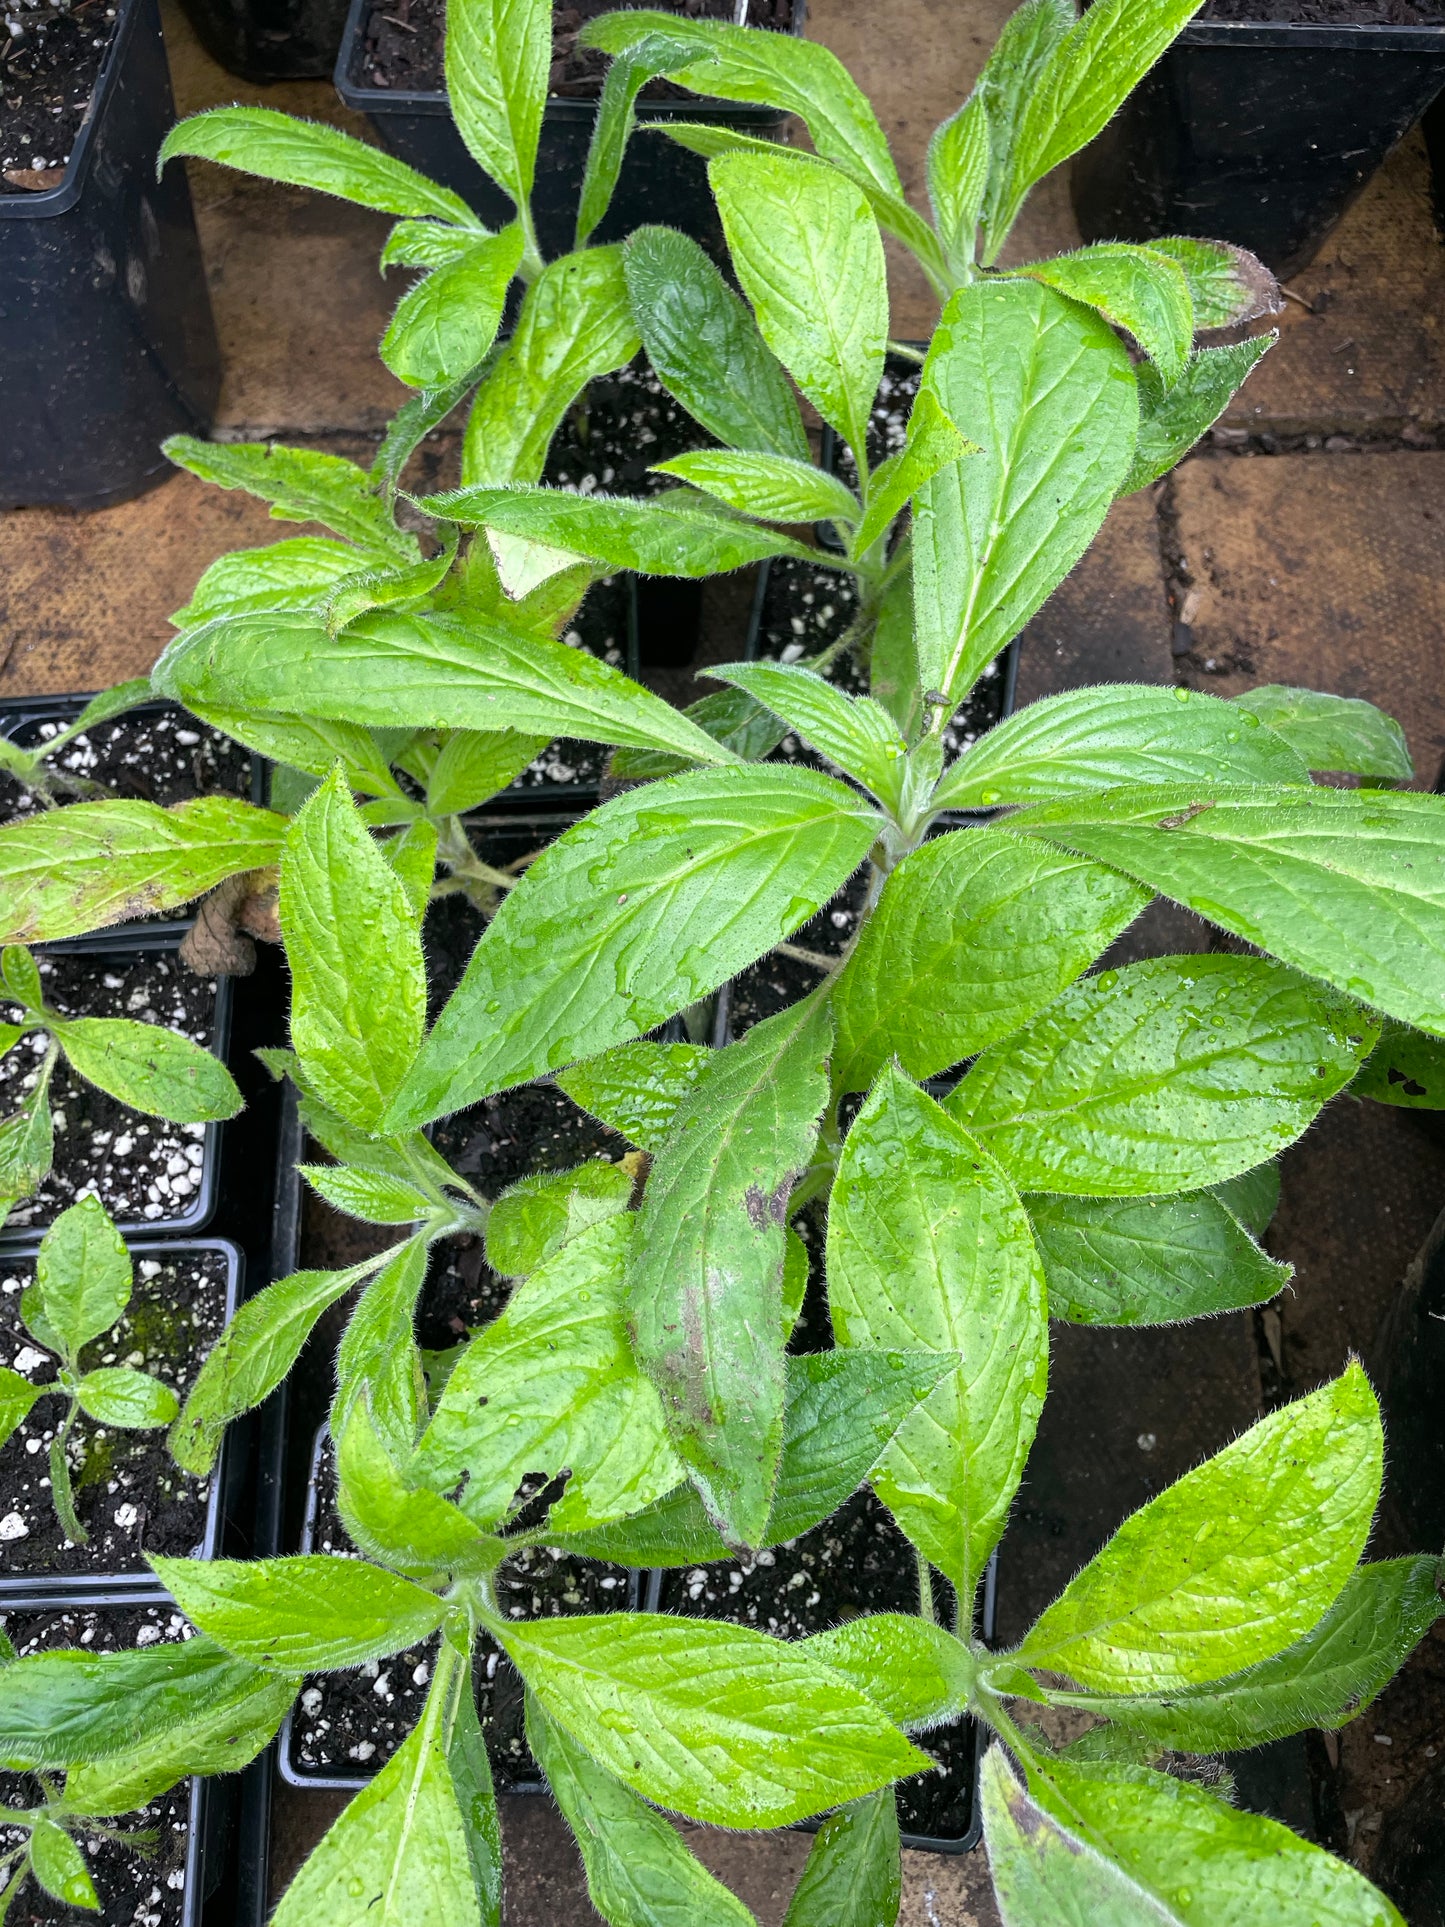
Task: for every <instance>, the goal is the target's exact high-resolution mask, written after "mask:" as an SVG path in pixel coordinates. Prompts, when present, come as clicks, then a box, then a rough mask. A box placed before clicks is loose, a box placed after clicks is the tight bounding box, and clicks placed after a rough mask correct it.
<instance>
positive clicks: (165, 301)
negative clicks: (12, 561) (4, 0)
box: [0, 0, 221, 509]
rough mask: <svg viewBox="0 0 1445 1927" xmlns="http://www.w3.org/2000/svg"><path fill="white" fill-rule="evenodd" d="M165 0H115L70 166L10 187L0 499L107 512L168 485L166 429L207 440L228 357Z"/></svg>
mask: <svg viewBox="0 0 1445 1927" xmlns="http://www.w3.org/2000/svg"><path fill="white" fill-rule="evenodd" d="M174 120H175V107H174V104H173V102H172V98H171V81H170V71H169V69H168V68H167V66H166V55H165V48H164V46H163V45H162V43H161V23H160V10H159V5H158V0H120V7H119V13H118V16H117V19H116V23H115V31H114V38H113V39H112V41H111V45H110V49H109V51H108V53H107V54H106V57H105V63H104V65H103V66H102V68H101V70H100V75H99V78H98V79H97V81H96V86H95V91H94V94H93V96H92V101H91V107H90V111H89V113H88V114H87V115H86V118H85V121H84V123H83V125H82V127H81V130H80V133H79V135H78V137H77V139H76V141H75V145H74V148H73V149H72V152H71V157H70V161H69V163H68V165H67V166H66V168H65V172H64V175H63V176H62V177H61V178H60V179H59V181H58V182H57V184H56V185H55V186H54V187H52V188H47V189H45V190H44V191H42V192H39V193H25V192H18V193H3V194H0V290H3V300H0V363H3V365H4V368H5V406H4V408H3V410H0V509H8V508H21V507H28V506H36V505H45V504H59V505H64V506H66V507H69V508H100V507H102V506H104V505H105V504H106V503H109V502H119V501H124V500H125V499H126V498H127V497H129V496H132V495H137V494H139V493H140V492H141V491H142V490H143V489H146V488H149V487H151V486H153V485H154V484H155V483H157V482H160V481H163V480H164V479H165V477H166V476H167V475H169V474H171V473H173V470H172V469H171V465H170V463H169V462H167V460H166V458H165V457H164V456H163V455H162V454H161V452H160V444H161V442H162V441H163V440H164V438H165V437H166V436H167V435H174V434H178V433H186V434H193V435H205V434H206V433H207V432H208V431H209V428H210V423H211V416H212V412H213V410H214V408H215V403H216V396H217V394H218V393H219V392H220V383H221V362H220V353H219V350H218V349H217V346H216V334H215V328H214V325H213V323H212V320H211V304H210V299H209V296H208V295H207V292H206V276H205V266H204V263H203V261H202V259H201V248H200V242H199V240H198V239H197V236H196V223H195V216H194V213H193V211H192V208H191V195H190V189H189V187H188V186H187V184H186V177H185V172H184V169H182V168H180V167H177V166H171V167H168V168H167V169H166V171H165V174H164V176H163V177H162V178H161V179H160V180H159V181H157V179H156V173H155V157H156V151H157V149H158V148H159V147H160V144H161V141H162V139H163V138H164V136H165V133H166V130H167V129H168V128H169V127H170V126H171V124H172V122H173V121H174Z"/></svg>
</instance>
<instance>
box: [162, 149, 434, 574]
mask: <svg viewBox="0 0 1445 1927" xmlns="http://www.w3.org/2000/svg"><path fill="white" fill-rule="evenodd" d="M367 151H368V152H369V153H370V152H374V151H375V150H374V149H368V150H367ZM164 448H165V452H166V454H167V455H168V456H169V457H170V459H171V460H172V461H173V462H174V463H175V464H176V465H177V467H179V468H185V469H189V470H190V472H191V474H192V475H199V476H200V478H201V480H202V481H203V482H214V483H215V484H216V485H217V486H218V487H220V488H240V489H245V491H246V492H247V494H248V495H259V496H260V498H261V500H262V501H263V502H269V503H270V504H271V514H272V516H273V517H274V518H275V519H276V520H277V521H282V522H320V523H322V524H323V525H324V526H325V527H326V528H328V529H334V530H335V532H336V533H337V534H338V535H344V536H345V537H346V538H347V540H348V541H351V542H355V543H356V544H357V546H358V547H359V548H360V549H361V550H363V551H365V553H363V554H362V555H360V556H359V557H358V561H357V566H358V567H364V566H366V564H367V563H369V562H378V561H387V560H390V561H395V560H397V559H398V558H400V559H401V560H403V561H406V562H415V561H416V560H417V559H418V553H419V552H418V549H417V544H416V538H415V536H411V535H407V534H406V533H405V532H404V531H403V530H401V529H399V528H398V527H397V526H396V524H395V522H394V521H393V520H392V518H391V516H390V515H389V514H388V513H387V510H386V508H385V506H384V504H383V503H382V502H381V500H380V498H379V497H378V496H377V495H375V494H374V493H373V492H372V487H371V480H370V477H369V476H368V475H367V472H366V470H365V469H364V468H358V466H357V465H356V463H355V462H349V461H347V460H346V459H345V457H344V456H341V455H327V454H325V453H323V452H322V450H320V449H316V448H283V447H282V446H281V444H280V443H279V442H202V441H197V440H196V438H195V437H194V436H193V435H172V436H171V438H170V440H169V441H168V442H166V443H165V444H164Z"/></svg>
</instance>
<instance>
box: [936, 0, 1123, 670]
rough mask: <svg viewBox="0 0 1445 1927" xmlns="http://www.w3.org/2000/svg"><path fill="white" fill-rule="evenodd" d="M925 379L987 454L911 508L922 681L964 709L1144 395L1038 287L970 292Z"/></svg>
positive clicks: (943, 328) (1074, 553) (978, 286)
mask: <svg viewBox="0 0 1445 1927" xmlns="http://www.w3.org/2000/svg"><path fill="white" fill-rule="evenodd" d="M1100 4H1105V0H1100ZM924 382H925V385H926V386H927V387H928V388H930V389H931V390H932V392H933V393H934V395H935V396H936V398H937V400H938V402H939V404H940V405H941V407H942V409H943V412H944V414H945V415H947V416H948V418H949V420H950V421H952V422H954V423H955V424H956V425H957V426H958V428H959V429H960V430H961V432H962V433H963V434H965V435H967V436H968V437H969V439H970V440H972V441H975V442H977V443H978V444H979V446H980V447H981V448H982V450H983V453H982V454H980V455H970V456H969V457H968V459H967V460H966V461H962V462H958V463H956V464H955V465H954V466H952V467H950V468H947V469H944V470H943V471H942V472H941V473H940V474H938V475H936V476H935V477H934V479H933V480H932V481H931V482H929V483H928V484H927V486H926V487H925V488H924V489H922V491H921V492H920V493H919V496H918V499H917V501H916V502H915V503H914V509H913V594H914V605H915V610H916V617H917V646H918V660H919V673H920V676H921V677H922V679H923V687H924V688H925V689H937V690H940V691H942V692H943V693H944V694H945V695H946V696H948V698H949V699H950V701H951V702H953V703H957V702H958V701H960V700H961V699H962V698H963V697H964V696H965V695H966V694H967V693H968V691H969V689H971V688H972V686H973V684H974V683H975V682H976V681H977V679H978V677H979V675H980V674H981V672H982V671H983V669H984V668H985V667H986V666H987V664H988V663H990V662H991V661H992V660H993V658H994V657H995V656H996V655H997V654H998V653H999V651H1000V650H1001V649H1002V648H1003V647H1004V645H1005V644H1006V643H1007V642H1009V641H1010V640H1011V639H1012V638H1013V637H1014V636H1016V635H1017V634H1018V632H1019V630H1020V629H1022V627H1023V626H1024V624H1025V623H1026V622H1027V621H1028V619H1029V617H1030V616H1032V615H1033V614H1034V613H1035V612H1036V611H1037V610H1038V609H1039V607H1040V606H1041V605H1042V603H1043V602H1044V600H1045V599H1046V597H1048V596H1049V595H1051V594H1052V593H1053V591H1054V590H1055V589H1056V588H1057V587H1058V585H1059V583H1060V582H1062V581H1063V579H1064V577H1065V576H1066V575H1067V574H1068V573H1069V571H1070V569H1072V568H1073V566H1074V564H1075V563H1076V562H1077V561H1078V559H1079V557H1080V556H1081V555H1082V554H1083V552H1084V550H1085V549H1086V548H1087V547H1088V545H1089V543H1090V542H1091V541H1092V540H1093V538H1094V536H1095V535H1096V534H1097V532H1098V530H1099V527H1100V525H1101V524H1102V522H1103V520H1104V517H1105V515H1106V514H1107V513H1108V509H1109V504H1110V503H1111V502H1112V501H1113V499H1114V496H1115V495H1116V494H1117V493H1118V490H1119V487H1120V485H1121V484H1122V482H1123V480H1124V477H1125V475H1126V473H1127V472H1128V468H1129V464H1130V462H1131V460H1132V459H1133V453H1134V444H1135V441H1136V439H1137V434H1138V425H1139V404H1138V389H1137V384H1136V382H1135V380H1134V372H1133V369H1132V367H1131V366H1130V362H1129V355H1128V351H1127V350H1126V349H1125V347H1124V344H1123V343H1122V342H1121V341H1120V340H1119V339H1118V337H1117V336H1116V335H1115V334H1114V332H1113V330H1112V329H1111V328H1110V327H1109V326H1108V324H1107V323H1106V322H1104V321H1102V320H1101V319H1100V318H1099V316H1098V315H1096V314H1093V313H1091V312H1090V311H1089V310H1088V309H1086V308H1081V307H1079V306H1078V305H1077V304H1076V303H1074V302H1072V301H1066V300H1065V299H1064V298H1063V296H1062V295H1057V294H1055V293H1054V292H1053V290H1052V289H1050V288H1043V287H1040V286H1039V285H1038V284H1037V283H1036V282H1032V281H997V282H992V281H991V282H980V283H975V284H974V285H973V286H971V287H966V288H960V289H959V291H958V293H957V294H955V295H954V296H953V298H952V299H951V300H950V301H949V303H948V306H947V307H946V308H945V309H944V311H943V317H942V320H941V321H940V322H939V325H938V328H937V331H936V332H935V334H934V337H933V342H932V345H931V346H930V348H929V351H928V360H927V363H926V364H925V368H924Z"/></svg>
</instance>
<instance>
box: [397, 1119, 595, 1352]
mask: <svg viewBox="0 0 1445 1927" xmlns="http://www.w3.org/2000/svg"><path fill="white" fill-rule="evenodd" d="M435 1141H436V1146H437V1149H438V1150H439V1151H440V1152H441V1153H442V1155H443V1157H445V1158H446V1160H447V1162H448V1163H449V1164H450V1165H451V1166H452V1168H453V1169H454V1170H456V1171H459V1172H461V1174H462V1176H463V1177H466V1178H469V1179H470V1180H471V1182H472V1183H473V1184H474V1185H475V1186H476V1188H477V1189H478V1190H479V1191H480V1192H481V1193H482V1195H483V1196H484V1197H488V1198H494V1197H496V1196H497V1194H498V1193H499V1192H500V1191H503V1190H505V1189H506V1187H507V1186H508V1185H509V1184H514V1183H515V1182H516V1180H517V1179H518V1178H520V1177H525V1176H526V1175H527V1174H528V1173H529V1172H532V1171H565V1170H567V1169H569V1168H570V1167H571V1166H572V1165H575V1164H583V1163H585V1162H586V1161H587V1160H588V1159H589V1158H606V1159H608V1160H609V1161H612V1162H615V1161H616V1160H617V1159H618V1158H621V1157H624V1156H625V1155H626V1153H627V1151H628V1148H629V1147H628V1145H627V1143H626V1141H625V1139H623V1138H622V1137H621V1136H619V1134H618V1133H617V1132H616V1131H614V1130H612V1129H610V1128H609V1127H608V1126H607V1125H605V1124H599V1123H598V1122H597V1120H596V1119H595V1118H591V1117H588V1115H587V1113H586V1112H585V1111H582V1110H579V1109H578V1107H577V1106H576V1105H575V1104H574V1103H573V1102H572V1100H571V1098H570V1097H567V1096H566V1095H565V1094H564V1093H563V1092H561V1091H559V1090H558V1089H557V1088H556V1086H555V1085H553V1084H526V1085H523V1086H522V1088H521V1089H520V1090H515V1091H503V1092H502V1094H501V1096H500V1097H489V1098H487V1099H485V1100H484V1101H483V1102H482V1103H480V1104H477V1105H474V1106H473V1107H472V1109H471V1110H468V1111H459V1112H458V1113H457V1114H456V1116H455V1117H449V1118H446V1119H444V1120H443V1121H442V1122H441V1123H440V1124H438V1125H437V1127H436V1132H435ZM510 1289H511V1288H510V1286H509V1284H508V1283H507V1281H506V1280H505V1279H502V1278H499V1277H498V1276H497V1274H496V1273H495V1272H494V1271H493V1270H492V1268H491V1266H490V1265H488V1263H487V1261H486V1257H485V1255H484V1252H483V1248H482V1241H481V1239H480V1238H474V1237H466V1238H457V1239H454V1240H452V1241H451V1242H450V1243H449V1244H447V1245H445V1246H444V1247H442V1249H441V1251H440V1252H439V1253H438V1255H437V1257H436V1258H434V1260H433V1264H432V1270H431V1273H430V1275H429V1276H428V1278H427V1281H426V1286H425V1288H424V1290H423V1292H422V1298H421V1304H420V1306H419V1308H418V1314H417V1338H418V1341H419V1343H420V1344H421V1345H422V1346H423V1347H424V1348H425V1349H426V1350H428V1351H440V1350H441V1349H443V1348H444V1347H446V1346H449V1345H455V1344H456V1343H457V1342H458V1341H459V1340H460V1339H462V1338H464V1337H465V1336H466V1334H467V1333H468V1332H470V1331H475V1330H476V1328H477V1327H478V1326H479V1325H484V1324H486V1323H487V1322H488V1320H489V1319H492V1318H495V1317H496V1315H497V1313H498V1312H499V1311H500V1310H501V1309H502V1307H503V1306H504V1305H505V1304H506V1302H507V1297H508V1293H509V1291H510Z"/></svg>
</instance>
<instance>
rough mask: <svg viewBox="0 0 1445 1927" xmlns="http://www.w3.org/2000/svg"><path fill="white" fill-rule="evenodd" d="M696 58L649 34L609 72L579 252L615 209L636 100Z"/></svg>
mask: <svg viewBox="0 0 1445 1927" xmlns="http://www.w3.org/2000/svg"><path fill="white" fill-rule="evenodd" d="M695 57H696V56H695V54H694V52H693V49H692V48H690V47H689V46H687V45H685V44H684V43H683V42H681V41H678V40H670V39H668V37H667V36H666V35H665V34H648V35H646V36H645V37H644V38H643V39H641V40H639V41H638V42H637V43H636V44H635V45H634V46H631V47H628V48H627V49H626V51H625V52H623V53H621V54H619V55H618V56H617V58H616V59H615V60H613V61H612V63H611V65H610V66H609V67H608V69H607V78H606V80H605V81H604V82H603V83H602V98H601V100H599V101H598V103H597V118H596V120H595V121H594V122H593V125H592V144H591V146H590V147H589V148H588V149H587V168H586V172H585V173H584V174H583V176H582V192H581V194H580V195H579V196H578V199H577V239H576V243H575V245H576V246H577V247H579V248H581V247H585V246H586V244H587V242H588V240H589V239H590V238H591V236H592V234H593V233H594V232H595V231H596V229H597V227H598V226H599V225H600V223H601V222H602V221H603V220H604V219H605V218H606V214H607V210H608V208H609V207H610V206H611V204H612V196H613V194H614V192H615V191H616V188H617V181H618V177H619V176H620V174H621V172H622V158H623V155H624V154H625V153H626V151H627V143H628V141H629V140H630V139H631V137H632V129H633V113H632V110H633V105H634V103H635V102H636V100H637V96H638V95H639V94H640V93H641V91H642V89H643V88H644V87H645V86H646V84H647V82H648V81H649V80H652V79H653V78H654V77H655V76H656V75H658V74H666V73H671V72H672V71H673V69H674V68H677V67H685V66H687V64H688V63H689V61H691V60H693V59H694V58H695Z"/></svg>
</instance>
